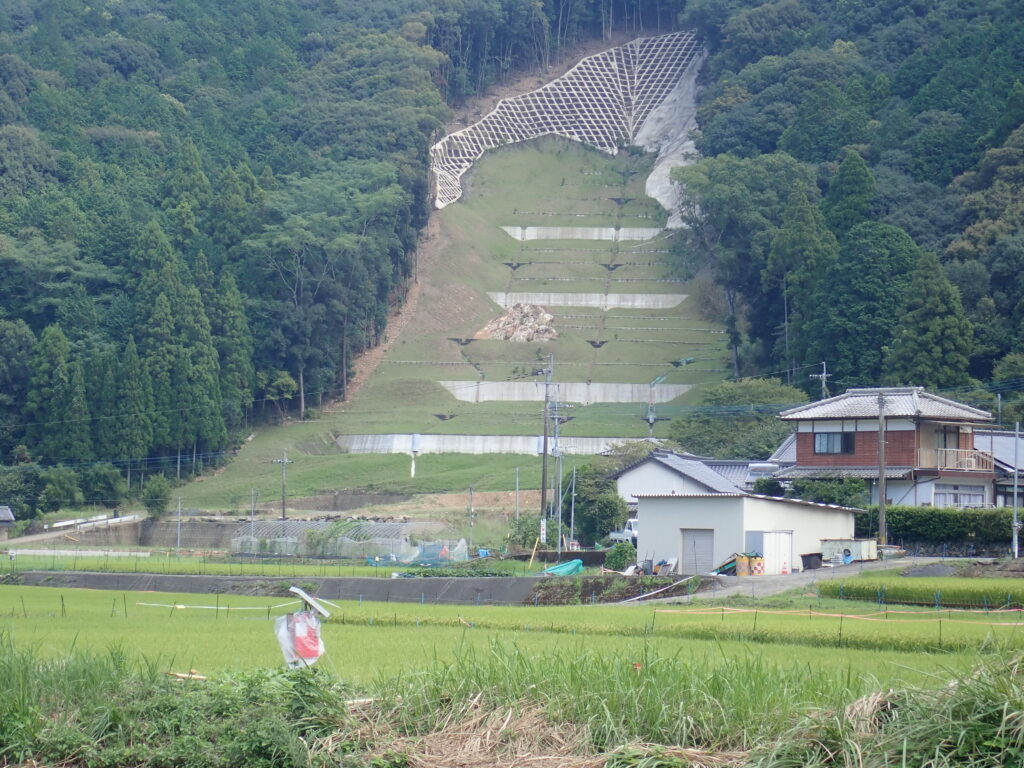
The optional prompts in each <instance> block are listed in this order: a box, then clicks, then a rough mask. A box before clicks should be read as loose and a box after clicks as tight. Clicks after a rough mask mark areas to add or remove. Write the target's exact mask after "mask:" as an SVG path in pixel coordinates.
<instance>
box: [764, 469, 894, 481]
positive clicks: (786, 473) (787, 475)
mask: <svg viewBox="0 0 1024 768" xmlns="http://www.w3.org/2000/svg"><path fill="white" fill-rule="evenodd" d="M912 470H913V467H886V468H885V476H886V478H888V479H889V480H901V479H903V478H905V477H907V475H909V474H910V473H911V471H912ZM775 477H776V478H778V479H779V480H796V479H797V478H804V477H806V478H812V479H817V478H822V479H829V478H834V477H862V478H864V479H871V478H875V477H878V467H788V468H786V469H782V470H779V471H778V472H776V473H775Z"/></svg>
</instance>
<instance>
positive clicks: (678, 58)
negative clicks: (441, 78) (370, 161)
mask: <svg viewBox="0 0 1024 768" xmlns="http://www.w3.org/2000/svg"><path fill="white" fill-rule="evenodd" d="M699 54H700V44H699V43H698V42H697V40H696V38H695V37H694V35H693V33H692V32H673V33H671V34H668V35H660V36H658V37H641V38H638V39H636V40H633V41H632V42H630V43H627V44H626V45H623V46H620V47H618V48H611V49H609V50H607V51H604V52H602V53H599V54H596V55H594V56H588V57H587V58H585V59H582V60H581V61H580V62H579V64H577V65H576V66H575V67H573V68H572V69H570V70H569V71H568V72H566V73H565V74H564V75H562V76H561V77H560V78H558V79H557V80H552V81H551V82H550V83H548V84H547V85H544V86H542V87H541V88H538V89H537V90H535V91H531V92H529V93H525V94H522V95H521V96H515V97H513V98H510V99H502V100H501V101H499V102H498V105H497V106H496V107H495V108H494V110H493V111H491V112H490V113H489V114H487V115H486V116H485V117H484V118H483V119H482V120H480V121H479V122H477V123H474V124H473V125H471V126H469V127H468V128H464V129H462V130H461V131H456V132H455V133H450V134H448V135H447V136H445V137H444V138H443V139H441V141H439V142H438V143H437V144H435V145H434V146H433V147H431V148H430V156H431V169H432V170H433V172H434V179H435V183H436V185H437V194H436V197H435V201H434V202H435V205H436V206H437V207H438V208H444V207H445V206H446V205H449V204H450V203H454V202H455V201H456V200H458V199H459V197H460V196H461V195H462V185H461V181H460V180H461V178H462V175H463V174H464V173H465V172H466V171H468V170H469V169H470V167H472V165H473V162H474V161H475V160H476V159H477V158H479V157H480V156H481V155H482V154H483V153H484V152H486V151H487V150H488V149H493V148H494V147H497V146H500V145H502V144H514V143H516V142H519V141H527V140H529V139H535V138H538V137H540V136H547V135H551V134H554V135H557V136H564V137H566V138H568V139H572V140H574V141H579V142H582V143H583V144H589V145H591V146H593V147H596V148H597V149H600V150H601V151H603V152H608V153H609V154H615V153H616V152H617V151H618V148H619V146H620V145H622V144H623V143H626V142H631V141H632V140H633V138H634V137H635V136H636V133H637V131H638V130H639V129H640V127H641V126H642V125H643V124H644V121H645V120H646V119H647V117H648V116H649V115H650V114H651V112H652V111H653V110H654V109H655V107H657V106H658V105H659V104H661V102H662V101H664V100H665V98H666V97H667V96H668V95H669V93H671V92H672V89H673V88H675V86H676V84H677V83H678V82H679V80H680V79H681V78H682V76H683V74H684V73H685V72H686V69H687V68H688V67H689V66H690V65H691V64H692V63H694V62H695V61H698V60H699Z"/></svg>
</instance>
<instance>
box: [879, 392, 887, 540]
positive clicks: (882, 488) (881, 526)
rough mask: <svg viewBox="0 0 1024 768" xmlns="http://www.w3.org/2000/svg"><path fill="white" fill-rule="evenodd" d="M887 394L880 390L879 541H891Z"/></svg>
mask: <svg viewBox="0 0 1024 768" xmlns="http://www.w3.org/2000/svg"><path fill="white" fill-rule="evenodd" d="M885 493H886V491H885V396H884V395H883V394H882V392H881V390H879V392H878V543H879V544H882V545H885V544H888V543H889V532H888V531H887V530H886V527H885Z"/></svg>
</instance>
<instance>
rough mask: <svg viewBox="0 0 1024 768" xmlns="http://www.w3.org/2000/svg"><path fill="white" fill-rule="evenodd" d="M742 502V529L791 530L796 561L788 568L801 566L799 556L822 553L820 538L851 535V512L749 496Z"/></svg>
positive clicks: (852, 515)
mask: <svg viewBox="0 0 1024 768" xmlns="http://www.w3.org/2000/svg"><path fill="white" fill-rule="evenodd" d="M743 501H744V502H745V504H744V505H743V529H744V530H745V531H792V532H793V550H794V551H793V557H794V559H795V563H794V562H790V563H788V566H789V570H790V571H792V570H793V568H794V566H795V567H796V568H799V567H800V555H803V554H807V553H809V552H821V540H822V539H851V538H853V519H854V513H853V512H840V511H837V510H831V509H823V508H821V507H809V506H807V505H806V504H793V503H790V502H786V501H768V500H767V499H755V498H750V497H747V498H745V499H743Z"/></svg>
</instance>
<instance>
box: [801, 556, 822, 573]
mask: <svg viewBox="0 0 1024 768" xmlns="http://www.w3.org/2000/svg"><path fill="white" fill-rule="evenodd" d="M800 562H801V564H802V565H803V568H804V570H805V571H813V570H814V569H815V568H821V552H808V553H807V554H806V555H800Z"/></svg>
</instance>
